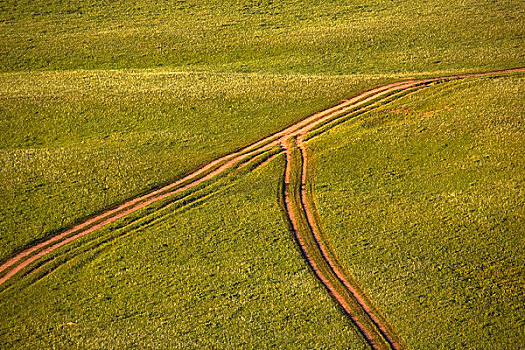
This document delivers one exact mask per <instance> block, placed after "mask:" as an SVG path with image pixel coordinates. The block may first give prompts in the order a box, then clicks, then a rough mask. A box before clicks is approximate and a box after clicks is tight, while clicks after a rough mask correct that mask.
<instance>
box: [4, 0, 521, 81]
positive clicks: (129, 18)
mask: <svg viewBox="0 0 525 350" xmlns="http://www.w3.org/2000/svg"><path fill="white" fill-rule="evenodd" d="M524 14H525V5H524V4H523V2H521V1H514V0H503V1H485V0H461V1H459V0H455V1H445V0H408V1H391V0H366V1H360V2H355V1H345V0H328V1H327V0H323V1H320V0H316V1H311V0H308V1H306V0H292V1H271V0H260V1H254V0H225V1H211V0H205V1H203V0H177V1H151V0H146V1H140V2H137V1H103V2H100V1H93V0H88V1H82V2H64V1H59V0H36V1H7V2H3V3H2V4H0V39H1V42H2V43H3V44H2V50H0V71H28V70H71V69H129V68H154V67H160V66H162V67H177V69H179V70H180V69H190V70H196V69H198V70H208V71H209V70H213V71H223V72H273V73H279V74H281V73H303V74H336V75H337V74H354V73H366V74H370V73H392V72H422V71H424V72H433V71H444V70H445V71H458V70H461V71H463V70H492V69H498V68H510V67H515V66H519V65H523V64H524V62H525V57H524V53H523V50H522V47H523V37H524V29H523V25H522V24H523V22H524V20H525V18H524Z"/></svg>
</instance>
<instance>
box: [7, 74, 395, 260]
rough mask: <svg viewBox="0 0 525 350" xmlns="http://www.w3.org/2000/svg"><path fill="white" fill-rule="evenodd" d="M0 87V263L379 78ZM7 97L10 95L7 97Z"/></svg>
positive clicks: (200, 77)
mask: <svg viewBox="0 0 525 350" xmlns="http://www.w3.org/2000/svg"><path fill="white" fill-rule="evenodd" d="M2 77H3V79H1V80H0V111H1V115H0V130H1V133H2V135H4V137H3V138H2V139H1V140H0V145H1V146H0V147H1V149H0V154H1V155H2V156H1V157H0V165H1V166H0V169H1V170H0V185H1V188H2V191H3V196H1V198H0V215H2V216H4V217H9V218H10V220H2V221H1V222H0V260H2V259H4V258H6V257H7V256H9V255H11V254H12V253H13V252H15V251H17V250H19V249H21V248H22V247H24V246H26V245H28V244H31V243H32V242H34V241H35V240H38V239H42V238H44V237H47V236H49V235H51V234H53V233H55V232H56V231H57V230H60V229H61V228H63V227H65V226H69V225H71V224H73V223H74V222H76V221H77V220H79V219H81V218H83V217H86V216H88V215H90V214H92V213H94V212H97V211H101V210H103V209H105V208H107V207H110V206H111V205H113V204H115V203H118V202H121V201H123V200H124V199H127V198H129V197H131V196H133V195H136V194H138V193H141V192H144V191H146V190H148V189H151V188H154V187H157V186H159V185H161V184H163V183H166V182H168V181H170V180H174V179H176V178H179V177H181V176H182V175H184V174H185V173H188V172H189V171H191V170H193V169H195V168H197V167H199V166H201V165H202V164H204V163H206V162H209V161H210V160H212V159H215V158H217V157H219V156H221V155H224V154H227V153H230V152H232V151H234V150H235V149H238V148H240V147H242V146H244V145H247V144H250V143H252V142H255V141H257V140H258V139H260V138H262V137H263V136H266V135H268V134H270V133H272V132H273V131H274V130H276V129H281V128H284V127H285V126H288V125H290V124H292V123H293V122H295V121H297V120H299V119H301V118H302V117H304V116H307V115H309V114H311V113H313V112H315V111H317V110H319V109H322V108H324V107H327V106H328V105H330V104H332V103H335V102H337V101H338V100H340V99H342V98H343V97H344V96H345V95H346V94H347V93H348V91H359V90H362V89H364V88H365V87H366V86H370V85H377V84H381V83H383V82H385V81H387V78H385V77H381V76H377V77H336V78H330V77H320V76H312V77H309V76H308V77H307V76H300V75H295V76H277V75H260V74H216V73H176V72H171V71H158V70H155V71H125V72H124V71H108V72H106V71H80V72H56V73H47V72H46V73H9V74H3V75H2ZM12 87H16V88H15V89H13V88H12Z"/></svg>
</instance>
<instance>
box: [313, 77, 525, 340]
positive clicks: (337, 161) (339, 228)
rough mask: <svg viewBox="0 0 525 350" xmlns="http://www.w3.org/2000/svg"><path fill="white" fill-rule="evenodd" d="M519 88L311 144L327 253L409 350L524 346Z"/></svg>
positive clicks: (425, 102)
mask: <svg viewBox="0 0 525 350" xmlns="http://www.w3.org/2000/svg"><path fill="white" fill-rule="evenodd" d="M524 86H525V79H524V78H523V75H521V76H514V77H505V78H492V79H489V78H484V79H472V80H468V81H460V82H451V83H446V84H444V85H440V86H437V87H433V88H429V89H427V90H423V91H421V92H418V93H416V94H414V95H411V96H409V97H406V98H404V99H403V100H399V101H397V102H395V103H393V104H391V105H388V106H385V107H382V109H381V110H379V111H374V112H371V113H369V114H368V115H365V116H362V117H360V118H358V119H355V120H353V121H351V122H348V123H346V124H343V125H340V126H338V127H337V128H335V129H334V130H332V131H331V132H329V133H328V134H325V136H322V137H319V138H316V139H313V140H311V141H309V143H310V144H309V149H310V150H311V153H312V154H313V155H314V157H315V163H314V166H313V171H314V173H315V175H313V176H312V180H311V181H313V183H314V188H315V194H316V201H317V203H316V205H317V208H318V210H319V213H320V218H321V222H322V225H323V227H324V229H325V233H326V235H327V237H328V238H329V244H330V246H331V247H332V248H333V249H334V251H335V252H336V254H337V256H338V258H339V260H340V262H341V263H342V265H343V266H344V267H345V268H346V269H347V270H348V271H349V272H350V273H351V274H352V275H353V276H354V277H355V279H356V280H357V281H358V283H359V284H360V285H361V286H362V287H363V289H364V290H365V291H366V292H367V293H368V295H369V296H370V297H371V300H373V301H374V303H375V304H376V307H378V308H379V309H380V310H383V311H384V314H385V315H386V318H387V319H388V320H389V321H390V323H391V324H392V326H393V327H394V329H395V330H396V332H397V334H399V335H400V337H401V338H402V339H403V341H404V342H405V343H406V344H407V346H408V347H409V348H414V349H417V348H426V349H434V348H435V349H438V348H470V349H481V348H484V349H508V348H513V347H515V346H516V344H522V343H523V341H524V339H525V318H524V314H525V310H524V308H523V305H525V297H524V294H523V289H524V287H525V279H524V277H523V276H525V271H524V269H523V263H522V262H523V260H524V259H525V251H524V249H523V247H524V246H525V245H524V243H525V237H524V235H523V226H524V222H525V221H524V214H525V212H524V207H525V206H524V203H525V192H524V187H523V186H524V183H525V178H524V174H525V163H524V158H523V154H525V138H524V135H523V123H524V119H523V118H524V114H523V108H522V102H523V89H524Z"/></svg>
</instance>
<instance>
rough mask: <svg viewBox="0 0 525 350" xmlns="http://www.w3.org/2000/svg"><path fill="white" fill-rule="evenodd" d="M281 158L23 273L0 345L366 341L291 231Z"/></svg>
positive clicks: (2, 310)
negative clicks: (34, 274) (39, 273)
mask: <svg viewBox="0 0 525 350" xmlns="http://www.w3.org/2000/svg"><path fill="white" fill-rule="evenodd" d="M283 166H284V159H283V156H281V157H280V158H276V159H274V160H273V161H272V162H270V163H268V164H267V165H265V166H263V167H261V168H258V169H256V170H255V171H254V172H252V173H249V174H248V175H245V176H242V177H240V178H239V179H238V180H237V182H234V183H232V184H231V186H229V187H223V188H222V189H221V190H219V191H216V192H215V194H213V195H212V196H211V197H208V198H206V200H204V201H200V202H198V203H196V204H195V205H193V206H187V207H183V208H182V209H177V210H176V209H168V210H165V211H164V212H163V213H162V215H160V216H158V217H157V218H156V219H155V220H152V221H151V220H150V221H149V223H147V224H144V225H142V226H137V227H132V226H130V225H128V226H124V227H123V228H121V229H120V230H121V231H122V235H126V237H125V238H122V239H116V240H113V241H111V244H102V245H99V246H98V247H96V248H92V249H91V250H88V251H85V252H83V253H81V254H78V253H76V252H75V250H74V249H73V250H71V251H70V253H69V257H68V260H66V261H67V262H65V263H62V264H59V265H58V266H57V267H55V268H56V269H55V270H51V271H52V272H51V273H49V271H48V272H47V273H48V274H47V275H44V276H45V277H40V278H34V279H32V278H31V277H27V278H21V279H19V280H18V281H17V282H16V283H14V284H13V285H11V287H10V288H9V289H7V290H4V291H3V292H1V297H0V305H1V307H0V319H2V323H1V326H0V343H1V344H3V347H6V348H13V349H17V348H20V349H23V348H28V347H31V348H35V347H37V348H41V349H44V348H70V347H80V348H97V349H99V348H105V349H106V348H107V349H113V348H115V349H120V348H129V347H138V348H159V347H160V348H173V349H184V348H196V347H199V348H231V349H237V348H241V347H252V346H254V345H255V344H256V347H257V348H261V349H266V348H268V349H272V348H298V347H299V348H322V347H329V348H332V349H349V348H350V349H365V348H366V347H365V344H364V342H363V341H362V340H361V338H360V336H359V335H358V334H357V332H356V331H355V330H354V328H353V326H352V325H351V323H350V322H349V321H348V320H347V319H346V317H345V316H344V315H343V314H341V313H340V312H339V310H338V309H337V307H336V306H335V304H334V303H333V302H332V300H331V299H330V297H329V296H328V294H327V293H326V292H325V290H324V288H323V287H322V286H321V285H320V284H319V283H318V282H317V281H316V280H315V278H314V277H313V275H312V273H311V272H310V270H309V269H308V267H307V265H306V263H305V262H304V261H303V260H302V257H301V254H300V252H299V250H298V248H297V247H296V245H295V242H294V240H293V236H292V234H291V233H290V232H289V231H288V230H287V227H286V225H285V221H284V213H283V212H282V209H281V208H280V206H279V201H278V200H277V198H278V196H280V190H279V186H280V185H279V184H280V176H282V169H283ZM261 213H264V215H261ZM113 232H115V228H114V227H113V228H112V229H111V228H110V229H103V230H102V231H101V232H98V233H97V236H98V237H102V238H103V237H104V236H106V235H111V234H112V233H113ZM96 239H97V238H95V237H86V238H83V239H82V240H83V242H78V246H79V247H85V246H89V245H90V241H92V240H96ZM68 249H71V248H68ZM62 254H65V253H62ZM45 268H46V266H44V269H45ZM36 305H38V306H36Z"/></svg>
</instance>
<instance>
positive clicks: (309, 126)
mask: <svg viewBox="0 0 525 350" xmlns="http://www.w3.org/2000/svg"><path fill="white" fill-rule="evenodd" d="M521 71H525V68H518V69H510V70H505V71H496V72H487V73H475V74H466V75H456V76H447V77H440V78H432V79H421V80H410V81H404V82H397V83H393V84H388V85H384V86H381V87H378V88H375V89H373V90H370V91H367V92H364V93H362V94H360V95H358V96H356V97H354V98H352V99H350V100H345V101H342V102H341V103H339V104H337V105H336V106H334V107H331V108H329V109H326V110H324V111H321V112H318V113H315V114H313V115H311V116H309V117H307V118H306V119H304V120H302V121H300V122H298V123H296V124H294V125H292V126H290V127H288V128H286V129H284V130H282V131H279V132H277V133H275V134H273V135H271V136H268V137H266V138H264V139H263V140H261V141H258V142H256V143H254V144H252V145H250V146H248V147H245V148H243V149H241V150H239V151H237V152H234V153H231V154H229V155H226V156H224V157H222V158H219V159H217V160H214V161H213V162H211V163H208V164H207V165H205V166H203V167H202V168H200V169H199V170H197V171H195V172H193V173H191V174H189V175H187V176H185V177H184V178H182V179H180V180H178V181H176V182H174V183H171V184H169V185H167V186H164V187H162V188H160V189H157V190H155V191H152V192H150V193H148V194H145V195H142V196H138V197H136V198H133V199H130V200H129V201H127V202H124V203H122V204H121V205H120V206H118V207H117V208H114V209H111V210H108V211H106V212H103V213H101V214H99V215H96V216H94V217H92V218H90V219H88V220H86V221H84V222H83V223H81V224H79V225H76V226H75V227H73V228H71V229H68V230H66V231H64V232H62V233H60V234H58V235H56V236H53V237H51V238H49V239H48V240H46V241H44V242H42V243H39V244H36V245H34V246H33V247H30V248H27V249H26V250H24V251H22V252H20V253H18V254H17V255H15V256H13V257H12V258H10V259H8V260H7V261H5V262H4V263H3V264H2V265H1V266H0V286H1V285H3V284H4V283H6V282H7V281H9V280H10V279H11V278H12V277H13V276H15V275H17V274H19V273H21V272H26V273H27V274H29V273H31V272H32V271H34V269H35V268H36V265H37V263H38V262H39V261H40V260H42V258H43V257H45V256H46V255H48V254H50V253H51V252H53V251H55V250H57V249H59V248H60V247H62V246H64V245H66V244H68V243H70V242H72V241H74V240H77V239H79V238H80V237H83V236H86V235H88V234H89V233H92V232H93V231H96V230H98V229H100V228H102V227H105V226H107V225H110V224H111V223H113V222H115V221H117V220H119V219H121V218H123V217H125V216H127V215H129V214H131V213H134V212H136V211H138V210H140V209H142V208H145V207H147V206H149V205H151V204H153V203H155V202H158V201H161V200H164V199H166V198H168V197H171V196H174V195H175V194H178V193H181V192H183V191H187V190H190V189H191V188H193V187H195V186H197V185H200V184H203V183H205V182H207V181H209V180H213V179H214V178H216V177H217V175H219V174H221V173H223V172H225V171H227V170H228V169H231V168H233V167H235V166H238V165H239V164H241V163H242V162H245V161H247V160H250V159H253V158H254V157H256V156H257V155H260V154H261V152H268V151H270V150H271V149H273V148H275V147H281V148H282V149H283V150H284V151H285V152H286V169H285V177H284V182H285V184H284V186H283V196H284V200H285V207H286V211H287V215H288V218H289V221H290V224H291V228H292V230H293V231H294V234H295V237H296V239H297V242H298V244H299V247H300V249H301V251H302V253H303V255H304V257H305V259H306V261H307V262H308V264H309V265H310V267H311V268H312V270H313V272H314V273H315V275H316V276H317V277H318V278H319V280H320V281H321V283H322V284H323V285H324V286H325V287H326V288H327V290H328V291H329V292H330V294H331V295H332V296H333V297H334V299H335V300H336V301H337V302H338V304H339V305H340V306H341V308H342V309H343V310H344V312H345V313H346V314H347V315H348V316H349V318H350V319H351V321H352V322H353V323H354V325H355V326H356V327H357V329H358V330H359V331H360V333H361V334H362V335H363V337H364V338H365V340H366V341H367V343H368V344H369V345H370V346H371V347H372V348H374V349H388V348H391V349H399V348H400V347H401V346H400V344H399V342H398V341H397V340H396V338H395V336H394V335H393V333H392V331H391V329H390V327H388V325H387V324H386V322H382V321H381V319H380V318H379V317H378V316H377V315H376V314H374V312H373V310H372V308H371V307H370V305H369V304H368V303H367V301H366V298H365V297H363V296H362V295H360V294H359V292H358V288H357V287H356V286H355V285H353V284H352V283H351V282H349V281H351V279H349V278H347V276H345V274H344V273H343V272H342V269H341V268H339V267H338V266H337V265H336V263H335V259H334V257H333V256H331V255H330V253H329V249H328V248H327V246H326V244H325V243H324V242H323V239H322V235H321V234H320V230H321V229H320V227H318V225H317V224H316V222H315V220H314V216H313V213H312V210H311V207H310V203H309V201H308V194H307V192H306V180H307V176H306V171H307V154H306V146H305V143H304V140H305V136H306V135H307V134H308V133H309V132H312V131H313V132H316V131H318V132H324V131H325V130H326V128H330V127H331V125H333V124H335V123H337V121H338V120H343V118H348V117H349V116H350V117H353V116H357V115H359V114H360V113H364V112H366V111H369V110H371V109H373V108H377V107H378V106H381V105H383V104H385V103H388V102H390V101H393V100H394V99H396V98H399V97H402V96H405V95H407V94H409V93H411V92H413V91H417V90H418V89H421V88H424V87H426V86H429V85H432V84H434V83H438V82H442V81H448V80H453V79H463V78H468V77H475V76H489V75H498V74H507V73H513V72H521Z"/></svg>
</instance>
